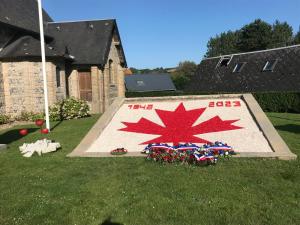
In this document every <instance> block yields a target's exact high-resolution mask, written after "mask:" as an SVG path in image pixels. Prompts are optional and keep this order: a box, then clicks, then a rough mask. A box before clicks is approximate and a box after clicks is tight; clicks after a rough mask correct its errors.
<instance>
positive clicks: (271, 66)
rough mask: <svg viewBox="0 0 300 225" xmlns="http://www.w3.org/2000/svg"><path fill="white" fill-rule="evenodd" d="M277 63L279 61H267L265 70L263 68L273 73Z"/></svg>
mask: <svg viewBox="0 0 300 225" xmlns="http://www.w3.org/2000/svg"><path fill="white" fill-rule="evenodd" d="M277 62H278V61H277V59H276V60H270V61H267V62H266V64H265V66H264V68H263V71H273V70H274V68H275V66H276V64H277Z"/></svg>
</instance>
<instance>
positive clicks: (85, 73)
mask: <svg viewBox="0 0 300 225" xmlns="http://www.w3.org/2000/svg"><path fill="white" fill-rule="evenodd" d="M44 27H45V42H46V60H47V63H46V67H47V69H46V70H47V79H48V100H49V105H51V104H53V103H55V102H57V101H58V100H60V99H64V98H67V97H69V96H70V97H71V96H73V97H75V98H78V99H83V100H86V101H87V102H88V103H89V105H90V106H91V111H92V113H102V112H104V111H105V109H106V108H107V107H108V106H109V105H110V104H111V103H112V102H113V100H114V98H115V97H118V96H124V95H125V86H124V71H125V70H126V67H127V65H126V59H125V55H124V51H123V47H122V43H121V38H120V35H119V31H118V27H117V23H116V21H115V20H113V19H110V20H92V21H72V22H54V21H53V20H52V19H51V17H50V16H49V15H48V14H47V13H46V12H45V11H44ZM40 52H41V49H40V41H39V26H38V8H37V2H36V0H1V2H0V113H1V114H9V115H17V114H20V113H21V112H22V111H27V112H42V111H43V109H44V96H43V79H42V74H41V53H40Z"/></svg>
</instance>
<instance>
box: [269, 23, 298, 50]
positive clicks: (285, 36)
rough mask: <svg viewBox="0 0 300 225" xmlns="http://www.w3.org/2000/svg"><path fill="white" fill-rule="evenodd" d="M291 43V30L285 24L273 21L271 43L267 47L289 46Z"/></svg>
mask: <svg viewBox="0 0 300 225" xmlns="http://www.w3.org/2000/svg"><path fill="white" fill-rule="evenodd" d="M292 41H293V28H292V27H291V26H290V25H289V24H288V23H287V22H283V23H281V22H279V21H278V20H276V21H275V23H274V24H273V31H272V43H271V44H270V46H269V47H271V48H276V47H282V46H286V45H289V44H291V43H292Z"/></svg>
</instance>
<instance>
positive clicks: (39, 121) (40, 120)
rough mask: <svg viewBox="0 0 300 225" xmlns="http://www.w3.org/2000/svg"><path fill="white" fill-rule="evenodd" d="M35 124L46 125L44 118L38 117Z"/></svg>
mask: <svg viewBox="0 0 300 225" xmlns="http://www.w3.org/2000/svg"><path fill="white" fill-rule="evenodd" d="M35 125H37V126H38V127H41V126H43V125H44V120H42V119H38V120H36V121H35Z"/></svg>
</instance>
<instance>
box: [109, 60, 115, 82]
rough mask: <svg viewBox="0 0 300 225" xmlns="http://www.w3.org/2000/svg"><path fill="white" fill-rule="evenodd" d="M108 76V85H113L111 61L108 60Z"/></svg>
mask: <svg viewBox="0 0 300 225" xmlns="http://www.w3.org/2000/svg"><path fill="white" fill-rule="evenodd" d="M108 66H109V68H108V76H109V83H110V84H113V82H114V81H113V61H112V60H111V59H110V60H109V62H108Z"/></svg>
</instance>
